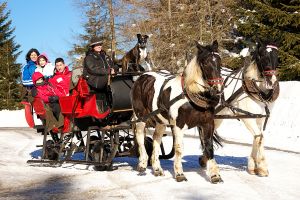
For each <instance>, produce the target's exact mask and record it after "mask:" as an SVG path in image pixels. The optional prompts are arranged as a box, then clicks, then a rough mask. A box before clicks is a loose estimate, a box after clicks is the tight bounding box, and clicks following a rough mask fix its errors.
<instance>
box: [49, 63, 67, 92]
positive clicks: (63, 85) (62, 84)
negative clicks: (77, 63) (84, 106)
mask: <svg viewBox="0 0 300 200" xmlns="http://www.w3.org/2000/svg"><path fill="white" fill-rule="evenodd" d="M71 76H72V72H71V71H69V68H68V66H66V68H65V71H64V72H58V71H57V70H55V71H54V76H53V77H52V78H50V79H49V82H50V83H51V84H52V85H54V86H55V87H56V88H57V89H58V90H59V91H60V92H61V93H62V95H61V96H69V89H70V80H71Z"/></svg>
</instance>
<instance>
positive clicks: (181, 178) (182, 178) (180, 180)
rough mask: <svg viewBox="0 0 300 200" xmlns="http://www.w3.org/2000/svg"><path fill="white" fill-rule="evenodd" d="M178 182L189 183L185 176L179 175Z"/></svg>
mask: <svg viewBox="0 0 300 200" xmlns="http://www.w3.org/2000/svg"><path fill="white" fill-rule="evenodd" d="M176 181H177V182H182V181H187V179H186V178H185V176H184V175H183V174H177V175H176Z"/></svg>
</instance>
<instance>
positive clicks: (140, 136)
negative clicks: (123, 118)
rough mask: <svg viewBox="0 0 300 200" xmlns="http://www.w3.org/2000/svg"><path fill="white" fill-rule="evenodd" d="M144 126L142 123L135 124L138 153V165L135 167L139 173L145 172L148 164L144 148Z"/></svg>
mask: <svg viewBox="0 0 300 200" xmlns="http://www.w3.org/2000/svg"><path fill="white" fill-rule="evenodd" d="M145 125H146V124H145V123H144V122H138V123H136V131H135V137H136V141H137V143H138V151H139V163H138V166H137V170H138V171H139V172H144V171H146V168H147V164H148V154H147V152H146V148H145V132H144V130H145Z"/></svg>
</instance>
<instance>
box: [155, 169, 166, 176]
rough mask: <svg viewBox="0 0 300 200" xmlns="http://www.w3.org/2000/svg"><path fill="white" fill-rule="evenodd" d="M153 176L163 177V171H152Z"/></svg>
mask: <svg viewBox="0 0 300 200" xmlns="http://www.w3.org/2000/svg"><path fill="white" fill-rule="evenodd" d="M153 174H154V176H164V175H165V174H164V172H163V170H159V169H157V170H154V173H153Z"/></svg>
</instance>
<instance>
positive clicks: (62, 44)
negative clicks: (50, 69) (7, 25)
mask: <svg viewBox="0 0 300 200" xmlns="http://www.w3.org/2000/svg"><path fill="white" fill-rule="evenodd" d="M73 2H74V1H73V0H8V4H7V9H8V10H10V11H11V14H10V19H11V20H12V27H15V32H14V35H15V36H16V39H15V41H16V42H17V43H18V44H20V45H21V48H20V50H21V51H22V54H21V55H20V56H19V57H18V60H17V61H18V62H19V63H22V64H25V63H26V61H25V55H26V53H27V52H28V50H29V49H31V48H37V49H38V50H39V52H40V53H42V52H45V53H47V55H48V57H49V59H50V61H51V62H54V60H55V59H56V58H57V57H62V58H64V59H65V61H66V62H67V64H68V62H69V60H68V59H67V51H68V50H69V49H71V44H72V43H73V42H74V41H76V35H78V33H80V32H82V31H83V29H82V19H81V15H82V14H81V13H79V12H80V11H79V9H78V8H76V7H75V6H74V3H73Z"/></svg>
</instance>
